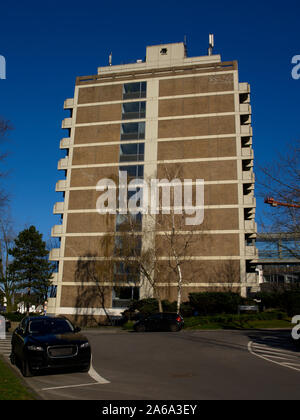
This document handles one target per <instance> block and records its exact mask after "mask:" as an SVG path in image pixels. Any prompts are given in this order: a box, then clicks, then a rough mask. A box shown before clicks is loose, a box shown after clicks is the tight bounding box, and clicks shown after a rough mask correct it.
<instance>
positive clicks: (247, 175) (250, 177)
mask: <svg viewBox="0 0 300 420" xmlns="http://www.w3.org/2000/svg"><path fill="white" fill-rule="evenodd" d="M243 181H248V182H252V183H253V182H255V175H254V173H253V172H252V171H251V170H250V171H243Z"/></svg>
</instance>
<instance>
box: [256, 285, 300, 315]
mask: <svg viewBox="0 0 300 420" xmlns="http://www.w3.org/2000/svg"><path fill="white" fill-rule="evenodd" d="M256 297H257V298H258V299H260V300H261V306H262V307H264V308H265V309H270V308H272V309H278V310H281V311H284V312H286V313H287V314H288V315H289V316H294V315H300V291H298V290H286V291H284V292H269V293H267V292H261V293H257V294H256Z"/></svg>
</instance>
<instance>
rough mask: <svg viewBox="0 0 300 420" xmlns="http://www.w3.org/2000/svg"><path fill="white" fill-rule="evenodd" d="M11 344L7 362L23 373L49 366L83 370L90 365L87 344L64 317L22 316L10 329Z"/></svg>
mask: <svg viewBox="0 0 300 420" xmlns="http://www.w3.org/2000/svg"><path fill="white" fill-rule="evenodd" d="M11 345H12V349H11V356H10V360H11V363H12V364H17V365H18V364H19V365H20V368H21V372H22V374H23V376H32V375H33V374H34V373H37V372H39V371H41V370H44V369H51V368H67V367H72V368H76V369H78V370H80V371H84V372H87V371H88V370H89V368H90V361H91V347H90V343H89V341H88V339H87V338H86V337H85V336H84V335H83V334H81V333H80V328H79V327H75V326H74V325H73V324H72V323H71V322H70V321H69V320H68V319H67V318H65V317H61V316H57V317H50V316H34V317H31V316H27V317H25V318H24V319H23V320H22V321H21V323H20V325H19V327H18V328H17V329H16V330H15V331H14V332H13V335H12V340H11Z"/></svg>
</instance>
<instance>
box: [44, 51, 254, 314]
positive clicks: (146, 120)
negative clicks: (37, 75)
mask: <svg viewBox="0 0 300 420" xmlns="http://www.w3.org/2000/svg"><path fill="white" fill-rule="evenodd" d="M133 83H134V84H135V87H134V89H136V88H137V84H139V86H140V90H139V91H132V92H131V91H130V89H131V88H132V86H131V84H133ZM127 88H128V89H129V91H128V92H127V90H126V89H127ZM65 109H70V111H71V117H70V118H66V119H65V120H64V121H63V123H62V127H63V128H65V129H67V130H68V137H65V138H63V139H62V140H61V143H60V148H61V149H65V150H66V151H67V156H66V157H65V158H64V159H61V160H60V161H59V163H58V169H60V170H63V171H65V173H66V178H65V179H64V180H61V181H59V182H58V183H57V185H56V190H57V191H61V192H63V194H64V201H63V202H58V203H56V204H55V206H54V213H56V214H61V215H62V224H61V225H59V226H54V228H53V230H52V236H54V237H59V238H60V248H59V249H53V250H52V251H51V253H50V259H51V260H53V261H58V272H57V273H56V274H55V276H54V280H53V285H54V286H57V292H56V297H53V298H50V299H49V303H48V308H49V309H48V310H49V312H52V313H57V314H58V313H61V314H65V315H74V316H75V315H78V316H84V315H94V316H96V317H100V316H103V315H104V314H105V311H104V309H103V306H105V308H106V309H107V310H108V311H109V312H110V313H111V314H118V313H120V312H121V311H122V310H123V309H121V308H120V307H118V298H116V299H114V297H116V295H115V292H114V291H113V289H114V280H111V279H109V276H106V277H105V276H104V277H105V278H104V277H103V279H102V283H101V287H103V289H101V290H102V292H103V293H102V298H101V299H100V297H99V290H98V291H97V287H98V285H97V284H96V283H97V281H96V280H95V279H93V278H92V277H91V278H88V276H87V277H86V278H85V279H83V277H84V276H82V275H81V276H79V275H78V273H79V271H78V270H79V265H80V267H81V269H83V267H84V262H86V261H93V262H95V261H104V262H103V264H104V265H103V267H104V268H103V273H104V272H106V271H108V262H106V261H108V260H110V259H111V258H110V256H111V255H113V245H112V244H111V243H110V244H109V245H105V244H104V242H103V239H104V238H106V237H108V236H110V237H114V235H115V233H116V223H117V220H116V219H117V215H114V214H110V215H100V214H99V213H98V212H97V210H96V201H97V199H98V197H99V195H100V193H99V192H98V191H97V190H96V184H97V182H98V181H99V180H100V179H103V178H110V179H113V180H115V181H116V182H117V180H118V174H119V169H120V168H121V167H122V165H124V166H126V167H129V166H130V167H132V168H133V167H136V166H137V165H139V166H142V167H143V174H142V175H141V176H142V177H143V178H144V179H151V178H158V179H162V178H166V173H168V174H175V173H179V172H178V168H180V173H179V178H180V179H182V180H183V179H190V180H192V183H194V181H195V180H196V179H204V214H205V216H204V221H203V223H202V224H201V226H192V227H190V226H186V227H184V226H181V227H180V229H179V230H180V232H179V233H180V235H181V239H180V240H182V241H183V243H184V238H185V237H186V236H187V235H188V234H189V231H193V235H194V239H195V240H194V242H193V244H192V245H191V246H190V248H189V252H188V255H187V256H185V257H186V258H187V259H188V260H189V263H188V264H187V266H184V265H183V267H182V271H183V285H182V295H183V300H186V299H187V298H188V293H190V292H195V291H203V290H229V289H230V290H236V291H239V292H240V293H241V294H242V295H246V294H247V292H249V291H255V290H257V288H258V279H257V275H256V272H255V266H253V265H252V264H251V261H252V260H254V259H255V258H256V256H257V251H256V247H255V237H256V223H255V220H254V218H255V197H254V180H255V179H254V174H253V150H252V128H251V106H250V87H249V85H248V84H247V83H240V82H239V78H238V67H237V62H236V61H233V62H222V61H221V57H220V56H219V55H212V56H203V57H187V55H186V48H185V45H184V44H183V43H178V44H166V45H159V46H151V47H147V52H146V60H145V61H141V60H138V62H137V63H134V64H128V65H118V66H108V67H99V69H98V74H97V75H94V76H87V77H78V78H77V80H76V86H75V92H74V98H71V99H67V100H66V101H65ZM136 109H138V111H136ZM130 123H134V124H136V125H132V127H133V129H134V130H137V131H135V132H130V130H131V128H129V125H128V124H130ZM124 124H127V125H126V126H124ZM137 124H140V125H137ZM130 127H131V126H130ZM135 127H138V128H135ZM128 130H129V131H128ZM125 145H129V146H130V145H134V147H136V150H139V152H137V153H136V154H135V155H134V154H133V155H132V158H131V157H130V155H126V153H125V155H123V156H122V158H121V157H120V156H121V155H120V153H121V152H120V150H121V149H122V148H123V149H124V150H125V149H126V147H123V146H125ZM123 149H122V150H123ZM129 149H130V147H128V150H129ZM141 150H142V152H141ZM122 153H123V152H122ZM163 218H165V219H163ZM161 220H164V221H163V223H162V224H160V225H159V226H166V229H167V226H168V216H167V215H162V216H161V217H160V221H161ZM153 223H154V225H156V226H157V223H158V220H155V218H154V221H153ZM164 223H165V224H164ZM146 224H149V219H148V222H147V217H145V216H143V224H142V230H141V232H140V235H141V237H142V247H145V246H146V247H148V248H149V247H157V249H161V265H162V270H160V273H163V274H161V276H160V278H159V279H157V283H156V284H157V286H158V289H159V292H160V296H161V297H162V298H163V299H168V300H170V301H173V300H176V296H177V283H176V279H175V278H174V276H173V274H172V272H171V271H170V270H169V269H168V264H167V262H166V257H167V255H168V250H167V245H166V244H164V235H163V232H161V230H162V229H156V230H157V232H156V233H154V234H153V235H152V236H151V238H150V239H149V237H148V239H147V240H146V239H145V237H144V236H143V232H144V231H145V226H146ZM178 226H179V225H178ZM158 230H160V232H158ZM143 239H144V242H143ZM83 272H84V271H83ZM129 286H130V287H132V286H133V285H132V284H131V285H130V278H128V277H127V281H126V283H124V284H123V287H129ZM135 286H136V284H135ZM150 289H151V288H150ZM82 295H85V300H84V304H83V300H82V299H81V298H80V296H82ZM147 295H149V289H147V288H145V287H144V286H143V287H141V288H140V290H139V296H140V297H145V296H147ZM121 300H122V299H121ZM121 300H120V303H122V302H121ZM100 301H101V302H100ZM103 302H105V303H104V304H103ZM120 306H122V305H121V304H120Z"/></svg>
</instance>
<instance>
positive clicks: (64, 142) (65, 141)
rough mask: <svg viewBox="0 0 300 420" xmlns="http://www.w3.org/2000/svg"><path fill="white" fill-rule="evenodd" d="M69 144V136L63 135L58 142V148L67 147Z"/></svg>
mask: <svg viewBox="0 0 300 420" xmlns="http://www.w3.org/2000/svg"><path fill="white" fill-rule="evenodd" d="M70 145H71V139H70V137H65V138H63V139H61V141H60V143H59V148H60V149H68V148H69V147H70Z"/></svg>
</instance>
